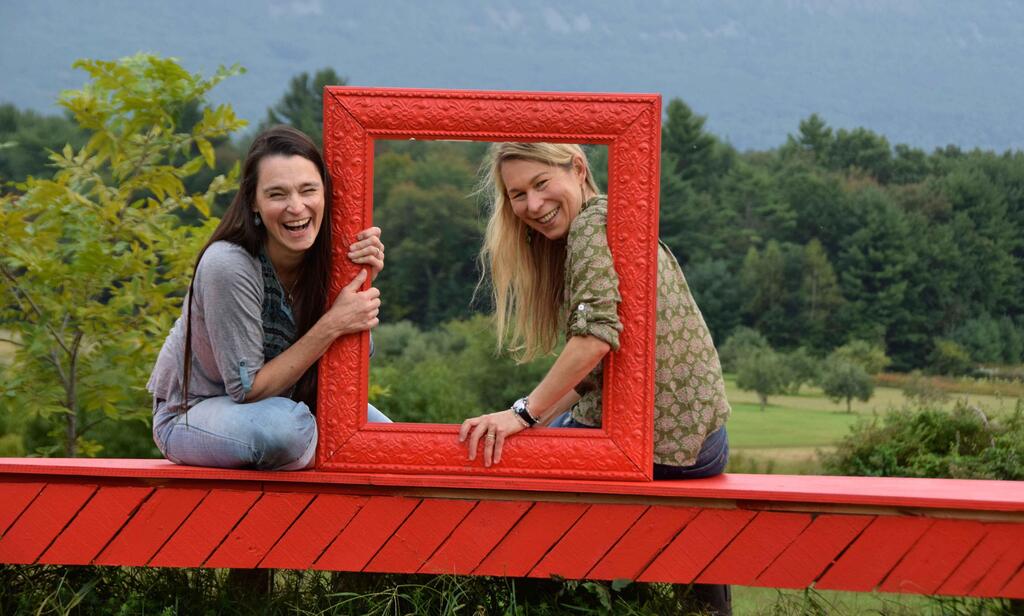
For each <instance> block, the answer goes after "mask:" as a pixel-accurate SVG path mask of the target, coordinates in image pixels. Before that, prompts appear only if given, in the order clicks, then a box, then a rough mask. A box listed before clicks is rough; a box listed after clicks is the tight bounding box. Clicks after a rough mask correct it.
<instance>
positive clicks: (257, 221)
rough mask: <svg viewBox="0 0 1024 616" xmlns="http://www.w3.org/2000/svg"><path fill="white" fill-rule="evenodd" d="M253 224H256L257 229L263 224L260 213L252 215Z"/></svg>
mask: <svg viewBox="0 0 1024 616" xmlns="http://www.w3.org/2000/svg"><path fill="white" fill-rule="evenodd" d="M252 222H253V224H255V225H256V226H257V227H258V226H260V225H262V224H263V219H262V218H260V215H259V212H255V213H254V214H253V215H252Z"/></svg>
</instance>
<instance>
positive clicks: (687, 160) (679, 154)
mask: <svg viewBox="0 0 1024 616" xmlns="http://www.w3.org/2000/svg"><path fill="white" fill-rule="evenodd" d="M665 115H666V118H665V124H664V128H662V131H661V135H662V136H661V149H662V150H664V151H665V152H670V153H671V154H672V155H673V156H674V157H675V158H674V159H673V160H674V162H675V169H674V171H675V172H676V173H678V174H679V178H680V179H681V180H683V181H684V182H690V183H692V184H693V185H694V187H695V188H697V189H704V188H707V187H708V185H709V183H710V181H711V180H712V176H713V175H715V173H714V172H715V171H716V169H715V143H716V140H715V138H714V137H713V136H712V135H710V134H708V133H707V132H705V131H704V122H705V121H706V120H707V118H705V117H704V116H699V115H697V114H695V113H694V112H693V110H692V109H690V106H689V105H687V104H686V103H684V102H683V101H682V100H681V99H678V98H673V99H672V100H670V101H669V103H668V108H667V109H666V110H665Z"/></svg>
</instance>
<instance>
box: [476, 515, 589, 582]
mask: <svg viewBox="0 0 1024 616" xmlns="http://www.w3.org/2000/svg"><path fill="white" fill-rule="evenodd" d="M588 507H589V505H587V504H585V503H550V502H539V503H536V504H535V505H534V506H533V507H531V508H530V510H529V511H527V512H526V515H524V516H523V518H522V519H521V520H519V523H518V524H516V525H515V526H514V527H513V528H512V530H511V531H509V533H508V534H507V535H505V537H504V538H503V539H502V540H501V543H499V544H498V545H497V547H495V548H494V550H493V551H491V553H490V554H488V555H487V558H485V559H484V560H483V562H482V563H480V566H479V567H477V568H476V569H475V570H474V571H473V575H505V576H509V577H522V576H524V575H526V573H527V572H528V571H530V569H533V567H534V565H536V564H537V562H538V561H540V559H541V558H542V557H543V556H544V554H545V553H546V552H547V551H548V549H549V548H550V547H551V546H552V545H554V543H555V542H556V541H558V540H559V538H561V537H562V535H563V534H565V531H567V530H569V528H570V527H572V525H573V524H574V523H575V522H576V520H578V519H579V518H580V516H582V515H583V513H584V512H585V511H586V510H587V508H588Z"/></svg>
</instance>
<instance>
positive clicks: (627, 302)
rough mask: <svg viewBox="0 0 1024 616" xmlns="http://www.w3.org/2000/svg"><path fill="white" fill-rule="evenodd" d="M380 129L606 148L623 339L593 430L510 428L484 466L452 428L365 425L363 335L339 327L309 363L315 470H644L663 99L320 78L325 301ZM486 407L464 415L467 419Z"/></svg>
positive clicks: (367, 186)
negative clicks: (314, 374)
mask: <svg viewBox="0 0 1024 616" xmlns="http://www.w3.org/2000/svg"><path fill="white" fill-rule="evenodd" d="M378 139H388V140H396V139H400V140H405V139H460V140H468V141H557V142H571V143H593V144H601V145H606V146H607V147H608V150H609V152H608V187H607V189H608V243H609V247H610V249H611V252H612V256H613V259H614V262H615V269H616V271H617V272H618V275H619V290H620V293H621V295H622V303H621V304H620V306H619V317H620V320H621V321H622V324H623V328H624V329H623V332H622V335H621V338H620V343H621V347H620V349H619V350H618V351H616V352H614V353H611V354H609V356H608V357H606V359H605V370H604V386H603V387H604V389H603V404H604V408H603V419H602V422H603V425H602V428H601V429H595V430H586V429H556V428H537V429H531V430H527V431H523V432H520V433H519V434H516V435H515V436H514V437H512V438H510V439H509V440H508V441H507V442H506V444H505V448H504V450H503V452H502V459H501V463H500V464H497V465H493V466H491V467H490V468H485V467H484V466H483V463H482V458H483V456H482V455H480V456H477V459H476V461H474V462H469V461H468V460H467V449H466V446H465V445H463V444H460V443H458V439H457V433H458V426H457V425H445V424H412V423H402V424H371V423H368V422H367V420H366V403H367V386H368V377H369V359H368V354H369V337H368V335H367V334H365V333H364V334H362V335H358V336H346V337H344V338H342V339H339V340H338V341H336V342H335V343H334V345H333V346H332V347H331V348H330V350H329V351H328V352H327V353H326V354H325V355H324V356H323V358H322V359H321V361H320V379H319V383H320V385H319V402H318V410H317V423H318V427H319V442H318V447H317V461H316V468H317V470H321V471H359V472H380V473H427V474H450V473H457V474H478V475H509V476H517V477H549V478H588V479H598V478H603V479H615V480H623V479H626V480H650V479H651V475H652V461H653V446H654V445H653V436H652V434H653V422H654V419H653V408H654V339H655V325H656V315H655V308H656V298H657V245H658V243H657V239H658V192H659V176H660V153H661V97H660V96H659V95H655V94H575V93H539V92H492V91H469V90H419V89H389V88H388V89H385V88H359V87H344V86H333V87H327V88H325V89H324V156H325V161H326V164H327V167H328V169H329V172H330V175H331V181H332V184H333V187H332V189H333V192H332V196H333V214H332V220H331V223H330V224H331V228H332V231H333V233H334V253H333V258H332V272H331V289H330V298H331V301H333V299H334V297H336V296H337V294H338V292H339V291H340V290H341V288H342V286H344V284H345V283H346V282H348V281H349V280H351V279H352V277H353V276H354V275H355V274H356V272H357V267H356V266H355V265H354V264H353V263H351V262H350V261H349V260H348V259H347V258H346V252H347V246H348V245H349V244H350V243H351V242H352V241H353V238H354V236H355V234H356V233H357V232H358V231H360V230H361V229H364V228H366V227H368V226H370V225H371V221H372V215H373V154H374V142H375V141H376V140H378ZM384 241H385V243H386V242H387V238H386V237H385V238H384ZM384 299H385V301H386V298H384ZM525 393H526V392H524V394H525ZM511 402H512V401H511V400H509V403H511ZM382 410H384V411H385V412H387V409H382ZM491 410H493V409H465V412H466V416H467V417H470V416H474V415H477V414H479V413H482V412H487V411H491Z"/></svg>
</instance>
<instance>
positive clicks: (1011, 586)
mask: <svg viewBox="0 0 1024 616" xmlns="http://www.w3.org/2000/svg"><path fill="white" fill-rule="evenodd" d="M997 596H999V597H1007V598H1010V599H1024V569H1021V570H1020V571H1018V572H1017V575H1015V576H1013V578H1011V579H1010V581H1009V582H1007V583H1006V586H1003V588H1002V590H1000V591H999V593H998V594H997Z"/></svg>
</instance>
